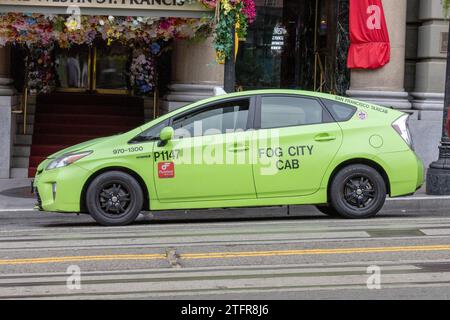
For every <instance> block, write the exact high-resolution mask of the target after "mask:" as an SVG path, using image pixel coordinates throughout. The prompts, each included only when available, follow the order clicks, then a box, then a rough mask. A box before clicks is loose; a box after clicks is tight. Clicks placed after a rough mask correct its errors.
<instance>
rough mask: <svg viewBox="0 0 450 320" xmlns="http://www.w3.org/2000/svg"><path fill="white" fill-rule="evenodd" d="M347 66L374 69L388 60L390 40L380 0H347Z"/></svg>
mask: <svg viewBox="0 0 450 320" xmlns="http://www.w3.org/2000/svg"><path fill="white" fill-rule="evenodd" d="M350 42H351V43H350V50H349V53H348V60H347V66H348V67H349V68H359V69H377V68H380V67H382V66H384V65H385V64H387V63H388V62H389V60H390V56H391V44H390V42H389V33H388V29H387V25H386V18H385V16H384V10H383V4H382V3H381V0H350Z"/></svg>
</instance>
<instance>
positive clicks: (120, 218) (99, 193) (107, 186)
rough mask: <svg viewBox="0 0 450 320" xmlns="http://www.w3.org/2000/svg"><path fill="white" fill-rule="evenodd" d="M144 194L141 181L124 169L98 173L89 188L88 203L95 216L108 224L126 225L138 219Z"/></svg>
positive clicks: (101, 222)
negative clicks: (122, 170) (123, 170)
mask: <svg viewBox="0 0 450 320" xmlns="http://www.w3.org/2000/svg"><path fill="white" fill-rule="evenodd" d="M143 202H144V196H143V193H142V188H141V186H140V185H139V183H138V182H137V181H136V179H134V178H133V177H132V176H130V175H129V174H126V173H124V172H120V171H110V172H105V173H103V174H101V175H99V176H98V177H96V178H95V179H94V180H93V181H92V182H91V183H90V185H89V187H88V189H87V192H86V206H87V209H88V211H89V213H90V214H91V216H92V217H93V218H94V219H95V221H97V222H98V223H100V224H102V225H104V226H124V225H127V224H130V223H132V222H133V221H134V220H136V218H137V216H138V215H139V212H141V210H142V206H143Z"/></svg>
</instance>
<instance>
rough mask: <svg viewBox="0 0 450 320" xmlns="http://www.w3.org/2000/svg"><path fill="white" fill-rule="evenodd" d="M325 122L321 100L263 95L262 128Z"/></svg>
mask: <svg viewBox="0 0 450 320" xmlns="http://www.w3.org/2000/svg"><path fill="white" fill-rule="evenodd" d="M322 122H323V109H322V106H321V105H320V103H319V101H317V100H315V99H307V98H302V97H280V96H276V97H262V99H261V129H271V128H281V127H291V126H302V125H311V124H318V123H322Z"/></svg>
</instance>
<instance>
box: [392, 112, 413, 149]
mask: <svg viewBox="0 0 450 320" xmlns="http://www.w3.org/2000/svg"><path fill="white" fill-rule="evenodd" d="M408 118H409V115H407V114H406V115H404V116H401V117H400V118H398V119H397V120H395V121H394V123H392V128H394V130H395V131H396V132H397V133H398V134H399V135H400V137H402V138H403V140H405V142H406V143H407V144H408V146H410V147H411V148H413V143H412V137H411V133H410V132H409V127H408Z"/></svg>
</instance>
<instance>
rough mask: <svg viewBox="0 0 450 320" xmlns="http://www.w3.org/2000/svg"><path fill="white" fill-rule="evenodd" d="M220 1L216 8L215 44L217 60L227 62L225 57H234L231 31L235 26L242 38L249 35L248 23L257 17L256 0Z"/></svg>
mask: <svg viewBox="0 0 450 320" xmlns="http://www.w3.org/2000/svg"><path fill="white" fill-rule="evenodd" d="M217 1H220V4H219V7H218V8H217V10H216V15H217V17H216V20H217V24H216V27H215V38H214V46H215V49H216V60H217V62H218V63H222V64H223V63H225V59H227V58H232V57H233V54H234V52H233V41H234V39H233V37H234V35H232V34H231V33H230V30H232V28H233V26H234V27H235V30H236V34H237V36H238V37H239V38H240V39H242V38H245V37H246V35H247V28H248V25H249V24H250V23H252V22H254V20H255V17H256V10H255V2H254V0H217Z"/></svg>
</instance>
